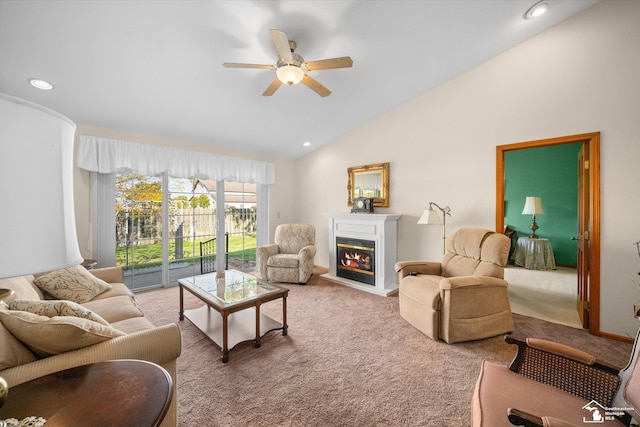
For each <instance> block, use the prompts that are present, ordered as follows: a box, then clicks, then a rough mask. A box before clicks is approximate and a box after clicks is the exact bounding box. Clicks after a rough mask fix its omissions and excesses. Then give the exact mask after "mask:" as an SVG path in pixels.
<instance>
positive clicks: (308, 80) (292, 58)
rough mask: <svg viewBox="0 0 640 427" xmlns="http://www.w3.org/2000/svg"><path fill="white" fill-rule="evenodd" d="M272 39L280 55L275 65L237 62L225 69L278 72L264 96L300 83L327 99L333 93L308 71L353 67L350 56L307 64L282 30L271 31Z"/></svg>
mask: <svg viewBox="0 0 640 427" xmlns="http://www.w3.org/2000/svg"><path fill="white" fill-rule="evenodd" d="M270 32H271V39H272V40H273V44H274V45H275V47H276V52H277V53H278V61H277V62H276V64H275V65H267V64H240V63H236V62H225V63H224V64H222V65H224V66H225V67H230V68H258V69H262V70H276V79H275V80H274V81H273V82H272V83H271V84H270V85H269V87H268V88H267V89H266V90H265V91H264V92H263V94H262V95H263V96H271V95H273V94H274V93H275V91H276V90H277V89H278V88H279V87H280V86H281V85H282V84H283V83H284V84H286V85H289V86H293V85H296V84H298V83H300V82H302V83H303V84H305V85H307V86H308V87H309V88H311V89H312V90H313V91H314V92H316V93H317V94H318V95H320V96H322V97H325V96H328V95H329V94H330V93H331V91H330V90H329V89H327V88H326V87H324V86H322V85H321V84H320V83H318V81H317V80H315V79H313V78H312V77H310V76H309V75H308V74H307V73H306V72H307V71H316V70H329V69H332V68H349V67H351V66H352V65H353V60H352V59H351V58H350V57H349V56H342V57H339V58H330V59H320V60H317V61H308V62H305V60H304V58H303V57H302V56H300V55H298V54H297V53H296V52H295V50H296V46H297V45H296V42H294V41H293V40H289V39H288V38H287V35H286V34H285V33H284V32H283V31H280V30H270Z"/></svg>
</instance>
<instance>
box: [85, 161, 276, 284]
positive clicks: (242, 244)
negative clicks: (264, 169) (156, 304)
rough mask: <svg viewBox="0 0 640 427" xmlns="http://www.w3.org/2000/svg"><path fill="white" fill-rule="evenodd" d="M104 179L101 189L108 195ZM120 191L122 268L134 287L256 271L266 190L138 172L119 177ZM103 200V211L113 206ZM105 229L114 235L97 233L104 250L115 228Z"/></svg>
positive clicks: (117, 187) (117, 218)
mask: <svg viewBox="0 0 640 427" xmlns="http://www.w3.org/2000/svg"><path fill="white" fill-rule="evenodd" d="M103 181H104V183H103V185H102V186H99V187H98V188H101V187H104V188H107V189H108V187H109V186H110V184H109V181H105V180H104V178H103ZM105 183H106V184H105ZM114 185H115V206H114V207H113V208H114V211H115V241H114V242H113V247H114V249H113V250H114V252H115V265H118V266H121V267H122V268H123V270H124V281H125V284H126V285H127V286H128V287H129V288H130V289H143V288H149V287H157V286H166V285H168V284H173V283H176V281H177V280H178V279H180V278H183V277H189V276H193V275H197V274H203V273H208V272H212V271H216V270H218V269H220V268H223V269H231V268H233V269H238V270H243V271H253V270H255V269H256V247H257V245H258V240H259V238H258V236H257V234H258V223H259V221H258V218H259V216H260V215H259V214H258V212H259V211H266V205H265V202H264V200H266V194H262V195H261V196H260V197H259V195H258V193H259V187H260V186H257V185H256V184H242V183H237V182H224V183H222V182H216V181H213V180H198V179H183V178H173V177H170V176H168V175H167V174H164V175H163V176H161V177H148V176H142V175H138V174H134V173H125V174H115V184H114ZM263 188H264V187H263ZM98 191H99V190H98ZM265 193H266V192H265ZM97 199H98V200H99V201H101V202H100V203H101V204H103V205H108V204H109V200H110V198H109V197H105V196H100V194H98V197H97ZM259 199H260V201H261V202H260V204H262V205H264V206H262V207H260V204H259V203H258V200H259ZM104 208H105V207H104V206H102V207H101V206H97V209H96V210H97V211H100V210H101V209H104ZM97 221H100V219H99V218H98V219H96V222H97ZM263 221H264V219H263ZM265 228H266V227H265ZM101 229H102V230H107V231H106V232H105V231H103V232H102V233H101V232H100V231H98V232H97V235H98V239H97V240H98V244H99V245H101V246H102V247H104V246H105V244H107V245H108V244H109V243H108V241H109V240H110V239H109V236H108V234H109V233H108V229H109V227H108V225H107V226H106V227H105V226H102V227H98V230H101ZM265 231H266V229H265ZM263 234H264V233H263ZM112 235H113V234H112ZM105 242H106V243H105ZM101 252H103V253H104V252H105V251H104V250H98V251H97V253H98V254H100V253H101ZM218 254H221V255H220V256H218ZM105 258H108V257H105ZM106 263H107V264H108V263H109V262H108V261H107V262H106ZM101 265H102V266H104V265H105V262H104V260H103V262H101Z"/></svg>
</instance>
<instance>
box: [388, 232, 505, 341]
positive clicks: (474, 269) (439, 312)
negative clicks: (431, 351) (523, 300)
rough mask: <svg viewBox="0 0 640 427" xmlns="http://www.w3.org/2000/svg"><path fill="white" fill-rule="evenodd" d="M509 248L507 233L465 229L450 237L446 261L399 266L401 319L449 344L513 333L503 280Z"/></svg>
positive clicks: (418, 262) (396, 267)
mask: <svg viewBox="0 0 640 427" xmlns="http://www.w3.org/2000/svg"><path fill="white" fill-rule="evenodd" d="M510 246H511V242H510V241H509V238H508V237H506V236H505V235H503V234H500V233H495V232H492V231H490V230H484V229H476V228H462V229H460V230H458V231H457V232H456V233H455V234H454V235H453V236H451V237H449V238H447V240H446V245H445V247H446V253H445V255H444V257H443V259H442V262H423V261H404V262H398V263H396V265H395V269H396V271H397V272H398V274H399V278H400V289H399V293H398V295H399V304H400V315H401V316H402V318H404V319H405V320H406V321H407V322H409V323H411V324H412V325H413V326H415V327H416V328H417V329H419V330H420V331H422V332H423V333H424V334H426V335H427V336H429V337H431V338H433V339H434V340H438V339H441V340H443V341H445V342H447V343H449V344H452V343H455V342H460V341H471V340H478V339H483V338H488V337H493V336H496V335H500V334H503V333H506V332H511V331H513V318H512V315H511V307H510V305H509V294H508V291H507V285H508V284H507V282H506V281H505V280H504V266H505V265H506V263H507V258H508V256H509V247H510Z"/></svg>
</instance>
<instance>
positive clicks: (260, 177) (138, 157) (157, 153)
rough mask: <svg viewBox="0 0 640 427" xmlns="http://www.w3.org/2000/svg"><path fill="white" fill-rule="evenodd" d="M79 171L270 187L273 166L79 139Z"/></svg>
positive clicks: (97, 138)
mask: <svg viewBox="0 0 640 427" xmlns="http://www.w3.org/2000/svg"><path fill="white" fill-rule="evenodd" d="M77 164H78V167H80V168H82V169H85V170H88V171H91V172H98V173H103V174H106V173H114V172H127V171H130V172H136V173H139V174H141V175H148V176H158V175H160V174H162V173H163V172H168V173H169V175H171V176H172V177H175V178H199V179H212V180H215V181H232V182H242V183H257V184H264V185H271V184H273V183H274V182H275V166H274V164H273V163H268V162H260V161H257V160H249V159H239V158H234V157H226V156H219V155H216V154H209V153H203V152H198V151H189V150H181V149H178V148H171V147H161V146H157V145H149V144H140V143H136V142H131V141H122V140H118V139H112V138H101V137H97V136H89V135H80V144H79V145H78V160H77Z"/></svg>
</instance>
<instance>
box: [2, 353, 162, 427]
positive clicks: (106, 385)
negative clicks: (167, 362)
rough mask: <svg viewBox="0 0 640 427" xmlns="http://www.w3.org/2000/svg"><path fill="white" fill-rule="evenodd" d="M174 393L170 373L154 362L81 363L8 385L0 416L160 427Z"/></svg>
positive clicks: (67, 425)
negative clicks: (14, 384) (11, 385)
mask: <svg viewBox="0 0 640 427" xmlns="http://www.w3.org/2000/svg"><path fill="white" fill-rule="evenodd" d="M172 395H173V382H172V380H171V376H170V375H169V373H168V372H167V371H166V370H165V369H164V368H162V367H161V366H158V365H156V364H154V363H151V362H145V361H142V360H112V361H107V362H98V363H93V364H90V365H84V366H79V367H77V368H71V369H67V370H64V371H60V372H57V373H54V374H50V375H47V376H44V377H40V378H36V379H35V380H32V381H29V382H26V383H23V384H20V385H17V386H13V387H10V388H9V395H8V398H7V401H6V402H5V404H4V405H3V406H2V408H0V420H1V419H7V418H16V419H17V420H22V419H24V418H26V417H29V416H36V417H43V418H45V419H46V420H47V423H46V427H56V426H60V427H62V426H64V427H87V426H91V427H102V426H104V427H107V426H108V427H113V426H154V427H155V426H158V425H160V423H161V422H162V420H163V419H164V416H165V415H166V414H167V410H168V409H169V405H170V403H171V398H172Z"/></svg>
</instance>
